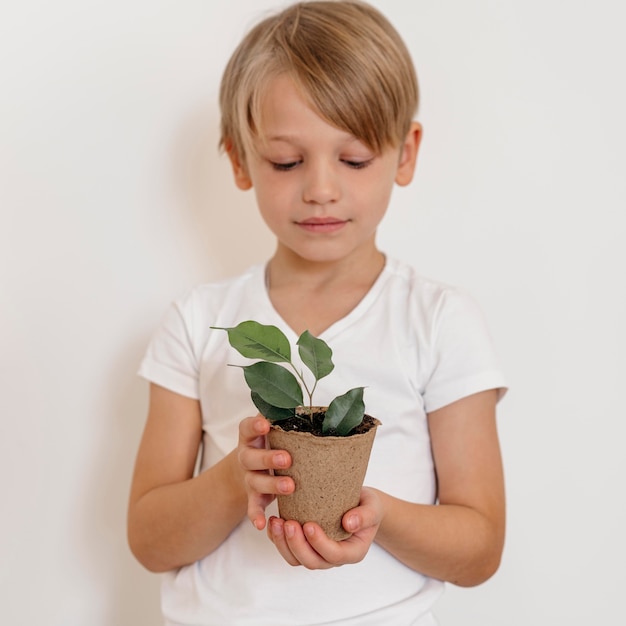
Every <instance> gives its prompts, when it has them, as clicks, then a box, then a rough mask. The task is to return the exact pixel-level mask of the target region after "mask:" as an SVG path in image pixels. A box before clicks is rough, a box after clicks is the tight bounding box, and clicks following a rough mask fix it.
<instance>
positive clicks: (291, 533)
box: [284, 524, 296, 538]
mask: <svg viewBox="0 0 626 626" xmlns="http://www.w3.org/2000/svg"><path fill="white" fill-rule="evenodd" d="M284 530H285V535H287V537H289V538H291V537H293V536H294V535H295V534H296V531H295V530H294V527H293V526H292V525H291V524H285V526H284Z"/></svg>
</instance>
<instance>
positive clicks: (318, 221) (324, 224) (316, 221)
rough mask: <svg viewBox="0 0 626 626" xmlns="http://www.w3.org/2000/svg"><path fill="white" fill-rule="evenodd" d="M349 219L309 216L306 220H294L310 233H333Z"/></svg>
mask: <svg viewBox="0 0 626 626" xmlns="http://www.w3.org/2000/svg"><path fill="white" fill-rule="evenodd" d="M349 221H350V220H342V219H339V218H338V217H330V216H329V217H309V218H308V219H306V220H302V221H300V222H296V226H299V227H300V228H302V229H303V230H305V231H307V232H310V233H333V232H335V231H338V230H341V229H342V228H343V227H344V226H345V225H346V224H348V222H349Z"/></svg>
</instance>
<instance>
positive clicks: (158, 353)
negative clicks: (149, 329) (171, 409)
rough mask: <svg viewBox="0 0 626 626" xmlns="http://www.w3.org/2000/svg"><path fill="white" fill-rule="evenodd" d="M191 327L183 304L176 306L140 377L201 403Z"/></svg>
mask: <svg viewBox="0 0 626 626" xmlns="http://www.w3.org/2000/svg"><path fill="white" fill-rule="evenodd" d="M189 325H190V320H189V319H186V316H185V313H184V306H183V304H182V303H181V302H175V303H173V304H172V305H171V306H170V308H169V309H168V311H167V312H166V314H165V316H164V318H163V321H162V323H161V326H160V327H159V328H158V330H157V331H156V333H155V334H154V336H153V337H152V339H151V341H150V343H149V345H148V349H147V351H146V354H145V356H144V358H143V360H142V362H141V365H140V367H139V372H138V374H139V376H141V377H142V378H145V379H146V380H148V381H150V382H152V383H155V384H157V385H160V386H161V387H165V388H166V389H169V390H171V391H174V392H176V393H179V394H181V395H183V396H186V397H188V398H193V399H196V400H197V399H199V397H200V395H199V386H198V369H199V368H198V360H197V357H196V354H195V351H194V346H193V344H192V341H191V336H192V333H191V329H190V328H189Z"/></svg>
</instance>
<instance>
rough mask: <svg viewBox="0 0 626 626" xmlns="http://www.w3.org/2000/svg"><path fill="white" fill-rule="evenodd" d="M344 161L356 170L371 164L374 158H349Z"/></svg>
mask: <svg viewBox="0 0 626 626" xmlns="http://www.w3.org/2000/svg"><path fill="white" fill-rule="evenodd" d="M342 161H343V163H345V164H346V165H347V166H348V167H351V168H352V169H354V170H361V169H363V168H364V167H367V166H368V165H370V163H371V162H372V161H373V159H367V160H366V161H350V160H348V159H342Z"/></svg>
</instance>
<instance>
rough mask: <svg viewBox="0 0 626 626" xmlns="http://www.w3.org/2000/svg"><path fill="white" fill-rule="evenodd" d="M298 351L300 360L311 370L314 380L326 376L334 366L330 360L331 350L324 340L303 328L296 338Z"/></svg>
mask: <svg viewBox="0 0 626 626" xmlns="http://www.w3.org/2000/svg"><path fill="white" fill-rule="evenodd" d="M298 352H299V353H300V358H301V359H302V362H303V363H304V364H305V365H306V366H307V367H308V368H309V369H310V370H311V372H312V373H313V376H315V380H319V379H320V378H324V376H328V374H330V373H331V372H332V371H333V368H334V367H335V366H334V364H333V362H332V359H331V357H332V355H333V352H332V350H331V349H330V348H329V347H328V345H327V344H326V342H325V341H323V340H322V339H318V338H317V337H314V336H313V335H312V334H311V333H310V332H309V331H308V330H305V331H304V332H303V333H302V334H301V335H300V338H299V339H298Z"/></svg>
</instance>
